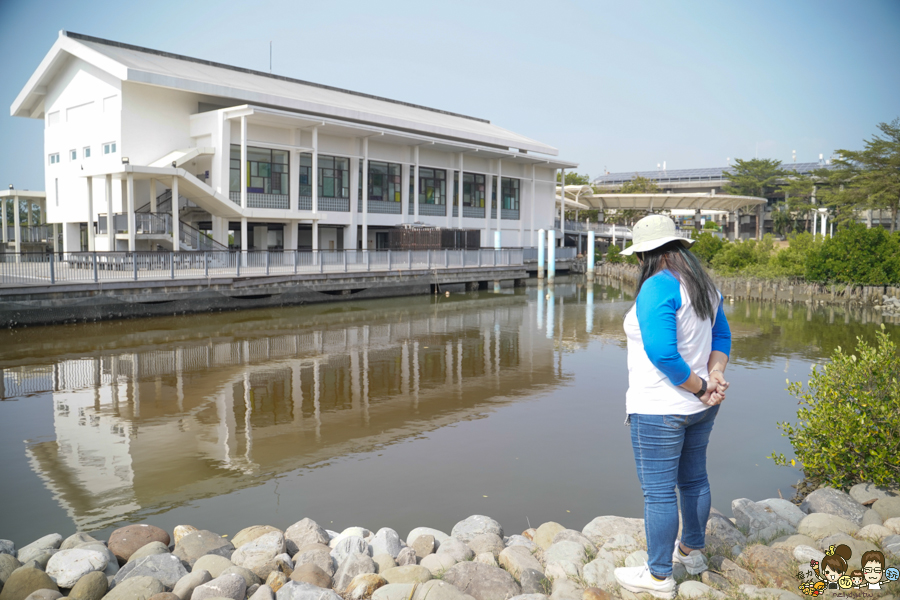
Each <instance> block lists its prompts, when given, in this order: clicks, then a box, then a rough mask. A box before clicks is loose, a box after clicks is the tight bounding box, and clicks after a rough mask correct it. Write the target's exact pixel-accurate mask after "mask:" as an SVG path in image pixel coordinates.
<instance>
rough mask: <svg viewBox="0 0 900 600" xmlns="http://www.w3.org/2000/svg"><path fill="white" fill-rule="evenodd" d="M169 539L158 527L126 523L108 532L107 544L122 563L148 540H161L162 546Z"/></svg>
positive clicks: (166, 544)
mask: <svg viewBox="0 0 900 600" xmlns="http://www.w3.org/2000/svg"><path fill="white" fill-rule="evenodd" d="M170 541H171V539H170V538H169V534H168V533H166V532H165V531H163V530H162V529H160V528H159V527H154V526H153V525H147V524H144V523H141V524H138V525H126V526H125V527H120V528H119V529H116V530H115V531H113V532H112V533H111V534H109V540H108V541H107V546H108V547H109V549H110V550H111V551H112V553H113V554H114V555H115V557H116V558H117V559H118V561H119V564H120V565H124V564H125V563H126V562H127V561H128V558H129V557H130V556H131V555H132V554H134V553H135V552H136V551H137V550H139V549H141V548H143V547H144V546H146V545H147V544H149V543H150V542H162V544H163V545H164V546H168V545H169V542H170Z"/></svg>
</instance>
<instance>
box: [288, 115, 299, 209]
mask: <svg viewBox="0 0 900 600" xmlns="http://www.w3.org/2000/svg"><path fill="white" fill-rule="evenodd" d="M301 140H302V137H301V132H300V130H299V129H295V130H294V145H295V146H299V145H300V142H301ZM288 160H289V161H290V163H291V164H290V167H289V169H290V171H291V173H290V175H289V178H290V179H289V181H288V205H289V206H290V210H291V212H297V211H298V210H300V151H299V150H293V151H291V154H290V157H289V158H288Z"/></svg>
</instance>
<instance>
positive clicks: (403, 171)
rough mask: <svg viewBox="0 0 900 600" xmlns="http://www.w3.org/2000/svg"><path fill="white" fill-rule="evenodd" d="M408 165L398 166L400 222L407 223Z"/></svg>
mask: <svg viewBox="0 0 900 600" xmlns="http://www.w3.org/2000/svg"><path fill="white" fill-rule="evenodd" d="M408 217H409V165H400V222H401V223H409V218H408Z"/></svg>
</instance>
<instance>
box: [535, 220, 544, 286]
mask: <svg viewBox="0 0 900 600" xmlns="http://www.w3.org/2000/svg"><path fill="white" fill-rule="evenodd" d="M544 233H545V232H544V230H543V229H539V230H538V254H537V270H538V271H537V273H538V279H543V278H544V240H545V239H546V237H545V236H544Z"/></svg>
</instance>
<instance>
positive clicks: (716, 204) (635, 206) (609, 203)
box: [556, 185, 767, 212]
mask: <svg viewBox="0 0 900 600" xmlns="http://www.w3.org/2000/svg"><path fill="white" fill-rule="evenodd" d="M559 201H560V197H559V188H556V202H557V203H559ZM766 202H767V200H766V199H765V198H757V197H755V196H731V195H728V194H702V193H700V194H697V193H694V194H678V193H670V194H596V193H594V190H593V188H591V186H589V185H567V186H566V207H567V208H570V209H575V208H580V209H582V210H584V209H599V210H607V209H613V210H650V211H653V210H657V211H664V210H673V209H706V210H724V211H728V212H731V211H735V210H737V209H739V208H746V207H756V206H760V205H763V204H766Z"/></svg>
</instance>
